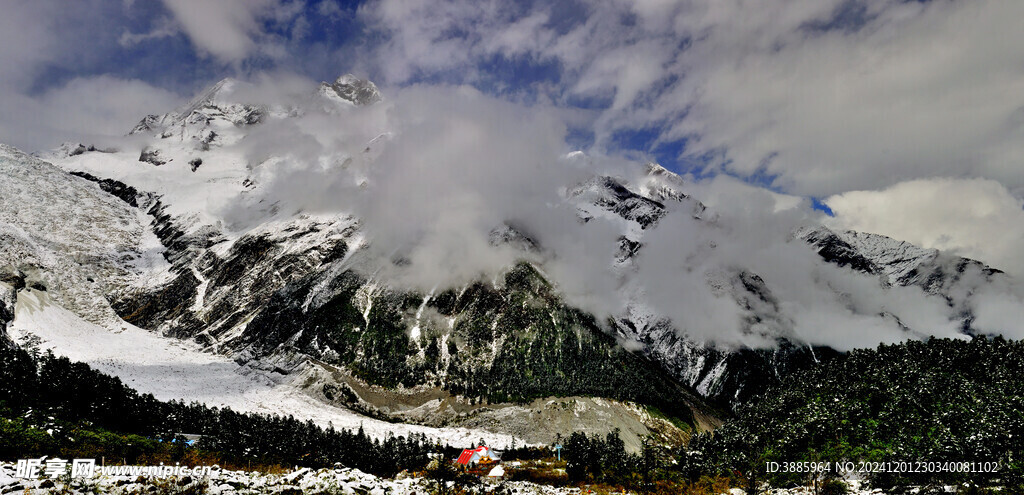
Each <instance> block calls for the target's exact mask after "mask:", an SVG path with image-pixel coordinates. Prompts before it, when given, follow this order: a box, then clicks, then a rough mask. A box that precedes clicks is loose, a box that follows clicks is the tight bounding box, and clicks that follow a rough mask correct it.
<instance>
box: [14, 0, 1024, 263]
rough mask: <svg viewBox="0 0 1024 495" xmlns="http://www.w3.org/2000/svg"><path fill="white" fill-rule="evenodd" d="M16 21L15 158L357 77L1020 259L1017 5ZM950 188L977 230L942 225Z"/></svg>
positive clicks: (585, 145)
mask: <svg viewBox="0 0 1024 495" xmlns="http://www.w3.org/2000/svg"><path fill="white" fill-rule="evenodd" d="M0 3H2V10H3V12H4V16H2V18H0V68H2V69H0V141H3V142H5V143H10V144H14V145H16V146H19V147H23V148H26V149H29V150H38V149H45V148H49V147H53V146H55V145H56V144H58V143H60V142H62V141H67V140H79V141H80V140H89V139H101V138H102V137H103V136H116V135H121V134H123V133H124V132H125V131H126V130H127V129H130V128H131V127H132V125H133V124H134V123H135V122H137V121H138V119H140V118H141V117H142V116H144V115H146V114H148V113H163V112H166V111H168V110H169V109H172V108H174V107H175V106H177V105H180V104H181V103H183V102H184V101H186V100H187V99H188V98H189V97H190V96H192V95H194V94H195V93H196V92H198V91H199V90H201V89H202V88H203V87H204V86H206V85H209V84H211V83H213V82H215V81H217V80H218V79H220V78H223V77H227V76H231V77H238V78H242V79H251V78H256V77H261V76H267V75H270V76H271V77H274V76H275V75H278V76H279V75H289V76H298V77H302V78H306V79H308V80H310V81H312V82H315V81H320V80H328V79H333V78H334V77H336V76H337V75H340V74H342V73H346V72H352V73H355V74H357V75H361V76H365V77H370V78H371V79H372V80H374V81H375V82H377V83H378V84H379V85H380V86H381V87H382V88H384V90H385V94H386V93H387V91H395V90H401V89H403V88H408V87H411V86H416V85H421V86H436V85H460V84H464V85H470V86H473V87H475V88H477V89H479V90H480V91H483V92H484V93H486V94H488V95H491V96H493V97H495V98H498V99H502V100H507V101H511V102H513V103H515V104H517V105H521V106H523V107H525V108H538V109H540V108H543V109H554V110H555V111H557V112H560V114H561V115H562V116H563V119H564V124H565V126H566V127H567V128H568V130H569V131H568V137H567V139H566V140H567V143H566V147H567V148H582V149H584V150H586V151H588V152H590V153H594V154H608V155H615V156H627V157H631V158H634V159H654V160H657V161H659V162H660V163H662V164H663V165H665V166H667V167H669V168H671V169H674V170H677V171H680V172H683V173H689V174H691V175H692V179H693V180H710V178H713V177H718V176H728V177H734V178H738V179H740V180H742V181H745V182H746V183H748V184H752V185H755V186H757V187H766V188H769V189H771V190H772V191H775V192H778V193H784V194H791V195H795V196H798V197H801V198H807V200H808V203H809V204H811V205H813V206H814V207H815V208H817V209H819V210H821V211H826V210H829V211H831V212H832V213H834V214H835V217H834V221H835V222H837V223H838V224H839V225H840V226H845V227H855V228H859V229H863V230H869V231H874V232H878V233H884V234H887V235H892V236H895V237H900V238H904V239H907V240H911V241H913V242H916V243H918V244H922V245H926V246H927V245H931V246H934V247H941V248H947V249H966V248H965V247H964V246H971V245H974V244H975V243H974V241H973V239H976V238H979V236H980V237H981V238H983V239H985V240H986V242H987V243H990V244H995V245H1000V246H1004V247H1003V248H1001V249H1002V250H1003V252H1007V253H1009V252H1012V251H1013V249H1010V248H1006V247H1005V246H1017V247H1024V234H1021V233H1020V232H1022V231H1024V218H1022V215H1024V213H1022V211H1024V209H1022V205H1024V199H1022V198H1024V174H1021V173H1020V171H1021V170H1022V169H1024V166H1022V165H1024V163H1022V157H1024V118H1022V117H1021V116H1022V115H1024V87H1022V86H1021V84H1022V83H1021V81H1024V48H1022V47H1024V33H1022V31H1021V30H1020V29H1019V25H1018V24H1019V19H1021V18H1024V3H1022V2H1014V1H1009V0H978V1H972V2H946V1H941V2H940V1H932V2H908V1H903V0H879V1H870V2H869V1H866V0H865V1H862V0H763V1H760V2H753V3H751V2H743V1H741V0H604V1H589V0H574V1H568V2H556V3H554V4H552V3H550V2H541V1H523V2H508V1H497V0H482V1H470V0H445V1H441V0H367V1H366V2H342V1H337V0H221V1H217V2H208V1H203V0H159V1H158V0H81V1H76V2H66V1H59V0H38V1H33V2H19V1H17V0H0ZM950 181H952V182H950ZM979 181H982V182H979ZM951 183H952V184H954V185H956V186H957V187H954V188H953V189H952V190H955V191H957V193H958V199H960V201H961V202H962V203H963V204H964V205H965V206H964V207H963V208H961V210H962V213H959V214H957V215H952V216H951V215H950V214H949V213H945V214H942V215H939V214H936V213H935V212H936V211H941V210H942V208H943V207H944V206H945V205H944V204H941V202H942V199H939V198H941V195H940V194H938V191H947V190H950V189H949V187H950V186H949V184H951ZM981 183H985V184H995V185H997V186H998V187H996V188H995V189H991V188H989V187H978V184H981ZM993 191H994V192H993ZM897 194H899V195H901V196H900V197H896V195H897ZM907 194H910V195H911V196H910V197H911V199H912V201H911V202H910V203H909V204H910V205H911V206H912V207H907V206H905V205H903V206H901V208H902V209H903V212H902V213H901V214H900V215H892V214H891V213H890V212H889V211H888V210H887V209H886V208H880V207H879V206H878V205H890V206H891V207H895V206H894V205H897V204H900V205H902V202H903V201H905V200H906V199H907ZM992 194H996V196H998V198H1000V200H999V201H998V206H994V207H992V208H994V209H995V213H992V212H990V211H989V210H992V208H988V207H985V205H986V204H987V203H986V201H990V200H991V199H992ZM811 198H816V199H814V200H813V201H811ZM930 201H933V202H939V203H934V204H933V203H929V202H930ZM977 225H983V226H984V225H987V226H988V227H987V230H985V231H984V233H982V234H979V233H978V232H975V231H974V230H972V229H976V226H977ZM1007 225H1010V226H1012V227H1010V228H1009V229H1008V228H1007ZM1007 232H1009V233H1007ZM942 243H946V244H942ZM971 249H977V248H971ZM1006 256H1008V255H1006Z"/></svg>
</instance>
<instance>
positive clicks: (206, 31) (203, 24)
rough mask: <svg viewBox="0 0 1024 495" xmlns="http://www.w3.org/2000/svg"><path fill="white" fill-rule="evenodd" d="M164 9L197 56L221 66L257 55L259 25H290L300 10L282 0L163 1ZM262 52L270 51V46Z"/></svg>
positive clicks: (262, 33)
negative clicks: (273, 22) (209, 57)
mask: <svg viewBox="0 0 1024 495" xmlns="http://www.w3.org/2000/svg"><path fill="white" fill-rule="evenodd" d="M164 5H165V6H166V7H167V9H168V10H170V11H171V13H172V14H173V15H174V17H175V18H176V19H177V21H178V23H179V24H180V25H181V28H182V30H183V31H184V32H185V33H186V34H187V35H188V37H189V39H190V40H191V41H192V44H193V45H194V46H195V47H196V49H197V50H198V51H199V52H200V53H206V54H209V55H212V56H213V57H215V58H216V59H217V60H220V61H221V62H225V63H231V62H235V63H237V62H239V61H241V60H244V59H245V58H247V57H249V56H251V55H253V54H254V53H255V52H257V51H258V49H259V48H260V42H261V41H262V38H263V37H264V36H265V34H266V33H265V32H264V31H265V30H264V28H263V24H262V23H263V21H265V20H267V19H271V18H272V19H274V20H276V21H278V22H290V20H291V19H293V18H295V16H297V15H298V13H299V10H300V9H301V7H302V5H301V3H299V2H286V1H283V0H218V1H216V2H209V1H206V0H164ZM266 48H267V50H269V51H271V52H273V51H274V50H272V48H273V46H272V45H271V46H268V47H266ZM267 50H265V51H267Z"/></svg>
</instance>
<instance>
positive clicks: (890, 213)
mask: <svg viewBox="0 0 1024 495" xmlns="http://www.w3.org/2000/svg"><path fill="white" fill-rule="evenodd" d="M825 203H826V204H827V205H828V207H829V208H831V209H832V211H833V212H834V213H835V218H834V219H832V223H833V224H835V225H836V226H837V227H841V228H847V229H852V230H859V231H862V232H872V233H876V234H882V235H887V236H889V237H893V238H896V239H900V240H905V241H908V242H911V243H913V244H917V245H919V246H922V247H925V248H935V249H941V250H945V251H951V252H953V253H957V254H959V255H961V256H966V257H969V258H974V259H977V260H980V261H983V262H985V263H987V264H989V265H991V266H993V267H994V268H999V269H1002V270H1005V271H1008V272H1011V273H1014V274H1015V275H1017V276H1024V260H1022V258H1021V253H1024V209H1022V207H1024V201H1021V200H1020V199H1018V198H1016V197H1014V196H1013V195H1012V194H1011V193H1010V192H1009V191H1008V190H1007V189H1006V187H1004V186H1003V185H1002V184H1000V183H999V182H996V181H993V180H987V179H950V178H939V179H918V180H913V181H907V182H901V183H898V184H895V185H893V186H890V187H888V188H885V189H882V190H878V191H851V192H847V193H843V194H839V195H836V196H832V197H829V198H827V199H826V200H825Z"/></svg>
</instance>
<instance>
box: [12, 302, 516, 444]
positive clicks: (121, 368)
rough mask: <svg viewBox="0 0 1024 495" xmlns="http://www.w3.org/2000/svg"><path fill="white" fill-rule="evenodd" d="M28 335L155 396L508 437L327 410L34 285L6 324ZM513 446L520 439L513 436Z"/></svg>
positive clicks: (500, 439) (460, 437) (398, 428)
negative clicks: (96, 318)
mask: <svg viewBox="0 0 1024 495" xmlns="http://www.w3.org/2000/svg"><path fill="white" fill-rule="evenodd" d="M30 334H31V335H35V336H37V337H39V338H40V339H41V340H42V343H41V344H40V347H41V348H42V349H53V351H54V353H55V354H58V355H62V356H66V357H67V358H69V359H71V360H74V361H82V362H85V363H88V364H89V365H90V366H92V367H93V368H95V369H97V370H99V371H101V372H103V373H107V374H110V375H113V376H116V377H118V378H120V379H121V381H122V382H124V383H125V384H126V385H128V386H129V387H131V388H134V389H136V390H138V391H139V392H142V393H151V394H153V395H154V396H155V397H156V398H158V399H161V400H181V401H185V402H191V401H198V402H202V403H204V404H206V405H208V406H211V407H230V408H231V409H233V410H235V411H241V412H253V413H262V414H280V415H294V416H295V417H297V418H304V419H311V420H313V422H315V423H316V424H318V425H320V426H322V427H327V426H328V425H333V426H334V427H335V428H352V429H355V428H359V427H360V426H362V427H363V428H364V429H365V431H366V433H367V434H369V435H371V436H375V437H379V438H383V437H385V436H387V435H409V434H412V433H416V434H425V435H427V436H428V437H430V438H434V439H438V440H440V441H443V442H448V443H450V444H452V445H454V446H462V445H470V444H474V443H475V442H477V441H479V439H481V438H483V439H484V440H485V441H486V442H487V443H488V444H489V445H492V446H494V447H497V448H504V446H505V445H508V444H510V443H511V442H512V437H511V436H509V435H497V434H491V433H488V432H484V431H481V430H472V429H466V428H428V427H422V426H415V425H407V424H395V423H387V422H384V421H379V420H375V419H371V418H367V417H365V416H361V415H358V414H355V413H353V412H351V411H348V410H345V409H341V408H336V407H331V406H329V405H327V404H324V403H323V402H320V401H318V400H316V399H314V398H312V397H309V396H307V395H305V394H303V393H302V392H300V391H299V389H298V388H297V387H295V386H293V385H292V384H290V383H288V382H287V380H286V379H285V377H283V375H276V376H275V374H273V373H266V372H263V371H260V370H255V369H252V368H247V367H243V366H239V365H238V364H236V363H235V362H233V361H231V360H230V359H228V358H227V357H224V356H220V355H215V354H209V353H205V352H202V351H201V350H200V349H199V347H198V346H197V345H195V344H193V343H191V342H188V341H183V340H178V339H173V338H168V337H161V336H159V335H156V334H154V333H152V332H149V331H146V330H143V329H141V328H138V327H134V326H131V325H128V324H124V325H123V330H121V331H119V332H111V331H108V330H106V329H104V328H102V327H100V326H98V325H95V324H92V323H89V322H87V321H84V320H83V319H81V318H79V317H78V316H76V315H75V314H74V313H72V312H70V311H68V310H66V309H64V308H62V307H60V306H59V305H57V304H55V303H54V302H53V301H52V299H51V298H50V296H49V295H48V294H47V293H46V292H41V291H37V290H34V289H26V290H23V291H21V293H20V294H19V295H18V302H17V305H16V309H15V320H14V324H13V326H12V327H11V329H10V335H11V337H12V338H13V339H14V340H15V341H18V340H21V339H23V338H24V337H26V336H28V335H30ZM516 443H517V444H519V445H523V444H524V443H525V442H523V440H522V439H517V441H516Z"/></svg>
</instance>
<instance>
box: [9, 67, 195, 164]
mask: <svg viewBox="0 0 1024 495" xmlns="http://www.w3.org/2000/svg"><path fill="white" fill-rule="evenodd" d="M182 102H183V99H182V98H181V97H180V96H179V95H177V94H175V93H172V92H170V91H167V90H164V89H160V88H156V87H153V86H151V85H149V84H147V83H145V82H142V81H138V80H129V79H120V78H116V77H110V76H97V77H88V78H76V79H72V80H71V81H68V83H67V84H65V85H63V86H59V87H56V88H54V89H51V90H49V91H47V92H45V93H43V94H41V95H38V96H26V95H22V94H17V93H9V94H8V95H7V96H6V97H5V98H2V99H0V115H3V116H4V117H3V118H0V136H3V140H4V142H5V143H12V144H15V145H17V146H19V147H22V148H24V149H26V150H29V151H36V150H42V149H49V148H52V147H54V146H56V145H58V144H60V143H61V142H63V141H75V142H82V143H85V144H97V145H99V144H100V143H102V142H106V141H107V140H109V139H110V138H111V137H116V136H123V135H124V134H125V133H127V132H128V131H129V130H131V128H132V127H133V126H134V125H135V124H136V123H137V122H138V121H139V120H140V119H141V118H142V117H144V116H145V115H147V114H149V113H160V112H166V111H167V110H169V109H171V108H174V107H175V106H177V105H179V104H181V103H182Z"/></svg>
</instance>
